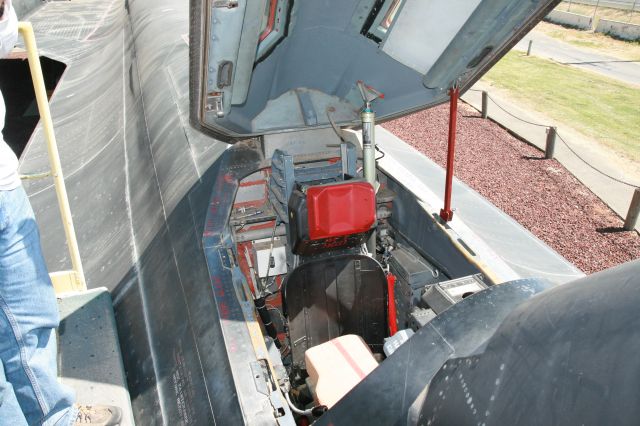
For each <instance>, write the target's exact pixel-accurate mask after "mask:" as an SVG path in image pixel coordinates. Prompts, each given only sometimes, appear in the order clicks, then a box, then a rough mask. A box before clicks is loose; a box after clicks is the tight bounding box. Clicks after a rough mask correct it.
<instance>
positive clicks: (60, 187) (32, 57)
mask: <svg viewBox="0 0 640 426" xmlns="http://www.w3.org/2000/svg"><path fill="white" fill-rule="evenodd" d="M18 30H19V31H20V34H21V35H22V37H23V38H24V44H25V47H26V49H27V57H28V59H29V69H30V70H31V78H32V80H33V88H34V90H35V92H36V101H37V103H38V112H39V113H40V119H41V120H42V128H43V129H44V135H45V139H46V142H47V151H48V152H49V162H50V163H51V174H52V176H53V182H54V184H55V188H56V195H57V196H58V205H59V206H60V215H61V216H62V226H63V227H64V233H65V236H66V237H67V245H68V246H69V255H70V256H71V265H72V266H73V269H74V271H75V275H76V277H75V280H76V283H77V287H76V290H86V289H87V284H86V282H85V279H84V270H83V269H82V260H81V259H80V250H79V249H78V241H77V240H76V232H75V229H74V227H73V219H72V217H71V209H70V208H69V199H68V198H67V188H66V187H65V184H64V176H63V174H62V166H61V165H60V154H59V153H58V145H57V143H56V137H55V134H54V132H53V120H52V119H51V111H50V110H49V99H48V98H47V90H46V88H45V85H44V77H43V76H42V68H41V67H40V57H39V55H38V48H37V47H36V39H35V36H34V35H33V27H32V26H31V23H30V22H20V23H18Z"/></svg>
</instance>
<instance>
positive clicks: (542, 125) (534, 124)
mask: <svg viewBox="0 0 640 426" xmlns="http://www.w3.org/2000/svg"><path fill="white" fill-rule="evenodd" d="M487 97H488V98H489V99H491V101H492V102H493V103H494V104H496V106H497V107H498V108H500V109H501V110H503V111H504V112H506V113H507V114H509V115H510V116H511V117H513V118H515V119H516V120H520V121H522V122H523V123H527V124H531V125H532V126H537V127H549V126H548V125H546V124H540V123H534V122H532V121H527V120H525V119H523V118H520V117H518V116H517V115H513V114H512V113H510V112H509V111H507V110H506V109H504V108H503V107H502V106H501V105H500V104H499V103H497V102H496V100H495V99H493V98H492V97H491V95H489V94H488V93H487Z"/></svg>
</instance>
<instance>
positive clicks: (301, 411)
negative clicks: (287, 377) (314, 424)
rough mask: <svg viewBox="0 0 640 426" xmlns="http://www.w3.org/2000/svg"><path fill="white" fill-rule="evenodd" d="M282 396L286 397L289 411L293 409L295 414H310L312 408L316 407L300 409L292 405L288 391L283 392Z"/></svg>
mask: <svg viewBox="0 0 640 426" xmlns="http://www.w3.org/2000/svg"><path fill="white" fill-rule="evenodd" d="M284 397H285V398H286V400H287V404H289V408H291V411H293V412H294V413H296V414H300V415H301V416H310V415H311V414H313V410H314V408H316V407H312V408H309V409H307V410H301V409H299V408H298V407H296V406H295V405H293V402H291V398H289V392H284Z"/></svg>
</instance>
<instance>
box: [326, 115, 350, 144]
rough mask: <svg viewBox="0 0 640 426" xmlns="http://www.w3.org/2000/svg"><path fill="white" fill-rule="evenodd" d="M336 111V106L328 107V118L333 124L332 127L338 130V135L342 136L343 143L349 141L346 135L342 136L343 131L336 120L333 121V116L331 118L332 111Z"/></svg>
mask: <svg viewBox="0 0 640 426" xmlns="http://www.w3.org/2000/svg"><path fill="white" fill-rule="evenodd" d="M334 111H335V108H333V107H327V110H326V113H327V118H328V119H329V124H331V127H333V131H334V132H336V135H338V137H339V138H340V140H341V141H342V143H347V141H346V139H345V138H344V136H342V131H341V130H340V128H339V127H338V125H337V124H336V122H335V121H333V118H331V113H332V112H334Z"/></svg>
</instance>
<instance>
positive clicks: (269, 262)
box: [262, 220, 278, 294]
mask: <svg viewBox="0 0 640 426" xmlns="http://www.w3.org/2000/svg"><path fill="white" fill-rule="evenodd" d="M277 227H278V221H277V220H274V221H273V231H272V232H271V246H270V247H269V257H267V275H266V276H265V277H264V281H263V284H262V285H263V290H262V292H263V294H266V293H267V290H268V288H267V287H268V285H269V283H268V281H269V272H270V270H271V256H272V255H273V240H274V239H275V237H276V228H277ZM274 262H275V261H274Z"/></svg>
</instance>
